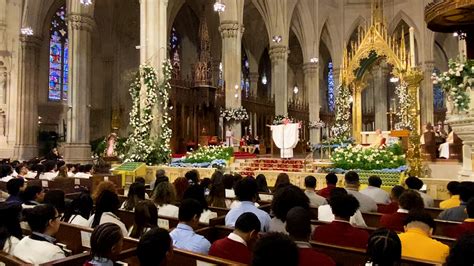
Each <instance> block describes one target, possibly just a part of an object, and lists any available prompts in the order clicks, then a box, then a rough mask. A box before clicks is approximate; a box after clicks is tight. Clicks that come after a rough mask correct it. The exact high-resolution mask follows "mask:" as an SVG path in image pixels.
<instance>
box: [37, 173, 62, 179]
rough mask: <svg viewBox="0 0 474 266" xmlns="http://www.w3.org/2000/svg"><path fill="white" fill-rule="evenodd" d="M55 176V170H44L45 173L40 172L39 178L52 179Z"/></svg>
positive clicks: (56, 174)
mask: <svg viewBox="0 0 474 266" xmlns="http://www.w3.org/2000/svg"><path fill="white" fill-rule="evenodd" d="M56 176H58V173H56V172H46V173H42V174H41V175H40V176H39V179H45V180H53V179H54V178H56Z"/></svg>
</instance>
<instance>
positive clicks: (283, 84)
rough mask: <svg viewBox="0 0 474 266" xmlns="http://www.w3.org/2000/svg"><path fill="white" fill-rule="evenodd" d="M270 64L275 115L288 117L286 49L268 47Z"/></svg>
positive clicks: (285, 47)
mask: <svg viewBox="0 0 474 266" xmlns="http://www.w3.org/2000/svg"><path fill="white" fill-rule="evenodd" d="M269 53H270V60H271V62H272V94H273V96H274V97H275V115H288V89H287V86H288V60H287V59H288V47H287V46H285V45H274V46H271V47H270V51H269Z"/></svg>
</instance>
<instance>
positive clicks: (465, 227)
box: [448, 198, 474, 238]
mask: <svg viewBox="0 0 474 266" xmlns="http://www.w3.org/2000/svg"><path fill="white" fill-rule="evenodd" d="M466 212H467V217H468V218H467V219H465V220H464V222H463V223H462V224H460V225H456V226H454V227H453V228H452V229H451V230H448V236H449V237H452V238H459V237H461V236H462V235H464V234H468V233H474V198H471V199H470V200H469V201H468V202H467V204H466Z"/></svg>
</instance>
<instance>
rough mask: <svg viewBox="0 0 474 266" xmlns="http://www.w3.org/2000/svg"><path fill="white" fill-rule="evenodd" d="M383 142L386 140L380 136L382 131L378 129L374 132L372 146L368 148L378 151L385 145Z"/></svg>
mask: <svg viewBox="0 0 474 266" xmlns="http://www.w3.org/2000/svg"><path fill="white" fill-rule="evenodd" d="M385 141H386V139H385V138H384V136H383V134H382V130H381V129H380V128H377V129H376V130H375V140H374V142H373V143H372V145H370V147H372V148H375V149H378V148H380V147H382V146H384V145H385Z"/></svg>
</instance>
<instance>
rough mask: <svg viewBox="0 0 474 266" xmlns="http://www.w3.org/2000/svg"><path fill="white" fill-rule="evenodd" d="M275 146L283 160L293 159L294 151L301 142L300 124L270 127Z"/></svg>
mask: <svg viewBox="0 0 474 266" xmlns="http://www.w3.org/2000/svg"><path fill="white" fill-rule="evenodd" d="M270 128H271V130H272V138H273V141H274V142H275V145H276V146H277V147H278V148H279V149H280V157H281V158H285V159H288V158H293V149H294V148H295V147H296V145H297V144H298V141H299V124H298V123H288V124H283V125H274V126H270Z"/></svg>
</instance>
